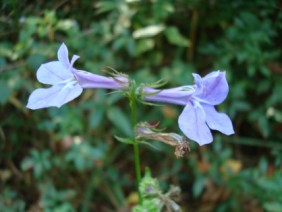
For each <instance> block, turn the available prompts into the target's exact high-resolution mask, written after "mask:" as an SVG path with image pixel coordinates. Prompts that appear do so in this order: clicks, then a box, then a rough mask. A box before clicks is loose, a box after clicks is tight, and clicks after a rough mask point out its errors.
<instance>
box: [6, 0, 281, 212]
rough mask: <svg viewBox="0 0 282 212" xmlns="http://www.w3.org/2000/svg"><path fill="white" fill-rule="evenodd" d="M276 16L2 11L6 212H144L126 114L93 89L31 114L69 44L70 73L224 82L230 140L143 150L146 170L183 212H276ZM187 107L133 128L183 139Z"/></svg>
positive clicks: (187, 3)
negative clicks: (34, 98) (134, 211)
mask: <svg viewBox="0 0 282 212" xmlns="http://www.w3.org/2000/svg"><path fill="white" fill-rule="evenodd" d="M281 8H282V4H281V2H280V3H279V1H275V0H253V1H243V0H233V1H228V0H176V1H173V0H168V1H162V0H143V1H142V0H139V1H138V0H109V1H90V0H85V1H79V0H56V1H51V0H50V1H43V0H37V1H35V0H33V1H30V0H29V1H28V0H22V1H17V0H4V1H1V3H0V9H1V13H0V208H1V211H41V210H43V211H127V210H130V206H132V205H133V204H135V203H136V193H134V191H135V190H136V189H135V179H134V178H135V173H134V163H133V154H132V147H131V146H127V145H125V144H121V143H118V142H117V141H116V140H115V139H114V138H113V135H120V136H122V137H125V136H128V135H130V119H129V117H128V114H129V107H128V104H127V101H125V99H124V98H122V96H121V95H120V94H115V93H114V94H107V91H105V90H100V89H96V90H85V91H84V92H83V95H82V96H80V97H79V98H77V99H76V100H74V101H72V102H71V103H69V104H67V105H64V106H63V107H62V108H60V109H57V108H49V109H42V110H37V111H31V110H28V109H26V108H25V105H26V103H27V99H28V96H29V94H30V93H31V92H32V91H33V90H34V89H35V88H38V87H41V86H44V85H41V84H40V83H39V82H37V80H36V71H37V69H38V67H39V66H40V64H42V63H46V62H48V61H51V60H56V53H57V49H58V47H59V46H60V44H61V43H62V42H65V43H66V44H67V46H68V47H69V52H70V54H71V55H73V54H78V55H80V59H79V60H78V62H77V63H76V68H78V69H83V70H87V71H90V72H93V73H98V74H103V72H101V70H103V69H104V68H105V67H106V66H111V67H113V68H115V69H116V70H118V71H121V72H124V73H126V74H128V75H129V76H130V77H131V78H134V79H136V81H137V82H139V83H141V82H148V83H149V82H154V81H157V80H159V79H164V80H167V81H168V84H167V85H166V87H172V86H180V85H187V84H192V83H193V81H192V76H191V73H192V72H197V73H199V74H201V75H202V76H203V75H205V74H206V73H208V72H210V71H212V70H226V74H227V78H228V81H229V83H230V84H229V85H230V93H229V96H228V98H227V100H226V101H225V102H224V104H222V105H220V106H219V110H221V111H224V112H226V113H227V114H229V115H230V116H231V118H232V121H233V124H234V128H235V132H236V134H235V135H234V136H231V137H227V136H223V135H221V134H219V133H217V132H214V136H215V141H214V142H213V143H212V144H210V145H206V146H204V147H199V146H197V145H196V144H194V143H193V142H191V148H192V150H191V152H190V153H189V154H188V155H186V156H185V157H184V158H181V159H176V158H175V156H174V154H173V152H174V150H173V149H172V148H170V147H168V146H165V145H164V144H159V143H157V144H155V145H157V146H158V147H159V148H160V149H161V151H156V150H153V149H150V148H148V147H147V146H141V152H140V154H141V163H142V170H144V168H145V166H149V167H151V169H152V174H153V176H155V177H158V178H159V179H160V182H161V186H162V188H163V189H164V190H167V189H168V187H169V185H170V184H174V185H179V186H180V187H181V189H182V194H181V200H180V205H181V206H182V207H183V210H184V211H217V212H221V211H222V212H223V211H248V212H249V211H255V212H257V211H277V212H278V211H280V212H281V211H282V195H281V191H282V165H281V164H282V154H281V150H282V142H281V141H282V110H281V109H282V63H281V61H282V60H281V47H282V39H281V32H282V11H281ZM182 109H183V108H182V107H177V106H174V105H164V106H161V107H151V106H145V105H138V116H139V117H138V119H139V120H140V121H149V122H152V123H157V122H160V127H162V128H166V129H167V131H171V132H178V133H180V131H179V128H178V126H177V117H178V115H179V114H180V112H181V110H182Z"/></svg>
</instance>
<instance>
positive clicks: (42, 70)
mask: <svg viewBox="0 0 282 212" xmlns="http://www.w3.org/2000/svg"><path fill="white" fill-rule="evenodd" d="M36 76H37V79H38V81H39V82H41V83H44V84H49V85H54V84H58V83H61V82H62V81H64V80H67V79H70V78H72V77H73V74H72V72H71V70H69V69H67V68H65V67H64V66H63V65H62V63H61V62H59V61H53V62H49V63H45V64H42V65H41V66H40V67H39V69H38V70H37V73H36Z"/></svg>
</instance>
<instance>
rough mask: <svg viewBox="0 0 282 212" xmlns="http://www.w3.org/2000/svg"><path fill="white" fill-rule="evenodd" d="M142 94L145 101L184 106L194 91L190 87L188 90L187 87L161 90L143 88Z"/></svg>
mask: <svg viewBox="0 0 282 212" xmlns="http://www.w3.org/2000/svg"><path fill="white" fill-rule="evenodd" d="M142 92H143V94H145V95H144V97H143V99H144V100H145V101H153V102H165V103H171V104H176V105H186V104H187V103H188V102H189V101H190V100H191V96H192V94H193V93H194V89H193V88H192V87H190V89H189V88H188V87H187V86H186V87H176V88H170V89H163V90H160V89H154V88H150V87H145V88H143V91H142ZM150 94H152V95H150Z"/></svg>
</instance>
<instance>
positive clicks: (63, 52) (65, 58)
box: [57, 43, 70, 69]
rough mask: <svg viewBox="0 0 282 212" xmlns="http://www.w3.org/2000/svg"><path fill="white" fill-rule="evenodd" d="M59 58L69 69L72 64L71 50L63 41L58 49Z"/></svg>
mask: <svg viewBox="0 0 282 212" xmlns="http://www.w3.org/2000/svg"><path fill="white" fill-rule="evenodd" d="M57 55H58V60H59V61H60V62H61V63H62V64H63V66H64V67H65V68H66V69H68V68H69V66H70V61H69V52H68V48H67V46H66V45H65V44H64V43H62V45H61V46H60V48H59V50H58V53H57Z"/></svg>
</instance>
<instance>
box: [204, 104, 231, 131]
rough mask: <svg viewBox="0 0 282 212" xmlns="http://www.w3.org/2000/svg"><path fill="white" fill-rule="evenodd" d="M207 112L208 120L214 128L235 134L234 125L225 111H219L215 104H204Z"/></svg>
mask: <svg viewBox="0 0 282 212" xmlns="http://www.w3.org/2000/svg"><path fill="white" fill-rule="evenodd" d="M202 107H203V109H204V111H205V114H206V122H207V124H208V126H209V127H210V128H211V129H213V130H218V131H220V132H222V133H223V134H225V135H231V134H234V130H233V125H232V122H231V120H230V118H229V117H228V116H227V115H226V114H225V113H219V112H217V111H216V109H215V108H214V106H212V105H207V104H202Z"/></svg>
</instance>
